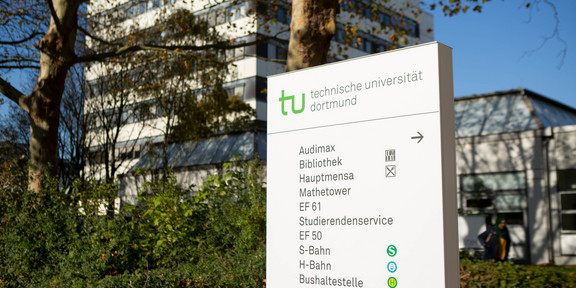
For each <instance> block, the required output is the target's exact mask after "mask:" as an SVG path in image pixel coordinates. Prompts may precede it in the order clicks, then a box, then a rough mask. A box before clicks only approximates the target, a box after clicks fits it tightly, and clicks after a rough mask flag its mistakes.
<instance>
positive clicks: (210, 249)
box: [0, 161, 266, 287]
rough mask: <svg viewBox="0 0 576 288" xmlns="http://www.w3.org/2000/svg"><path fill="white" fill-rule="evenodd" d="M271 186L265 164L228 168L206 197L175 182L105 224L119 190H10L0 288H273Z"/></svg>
mask: <svg viewBox="0 0 576 288" xmlns="http://www.w3.org/2000/svg"><path fill="white" fill-rule="evenodd" d="M264 185H265V184H264V182H263V169H262V167H261V165H260V164H259V163H258V162H256V161H252V162H237V163H234V164H226V165H224V171H223V175H220V176H213V177H211V178H210V179H209V180H208V181H207V182H206V183H205V185H203V186H202V187H200V189H198V191H195V190H193V189H192V188H183V187H180V186H179V185H178V184H177V183H176V181H175V180H174V178H173V177H170V176H169V175H168V176H167V177H165V178H164V179H162V180H159V181H155V182H150V183H146V185H145V189H144V190H143V193H142V196H141V197H140V203H139V204H138V205H135V206H128V207H126V209H124V210H122V211H121V213H120V214H119V215H116V216H115V217H104V216H99V215H98V214H99V213H98V207H99V204H100V203H101V202H102V201H101V200H102V199H110V195H113V194H115V193H116V186H115V185H108V184H103V185H100V184H90V183H80V184H78V185H77V187H76V188H81V189H80V190H79V191H80V192H78V193H76V194H74V195H73V196H68V195H64V194H63V193H61V192H59V191H58V189H57V185H56V183H52V185H51V186H50V187H46V188H45V189H44V192H43V195H35V194H32V193H26V192H23V191H15V190H14V189H6V190H2V191H0V287H144V286H145V287H237V286H246V287H259V286H264V277H265V233H266V229H265V227H266V225H265V223H266V208H265V204H266V199H265V186H264ZM80 203H82V204H81V205H80Z"/></svg>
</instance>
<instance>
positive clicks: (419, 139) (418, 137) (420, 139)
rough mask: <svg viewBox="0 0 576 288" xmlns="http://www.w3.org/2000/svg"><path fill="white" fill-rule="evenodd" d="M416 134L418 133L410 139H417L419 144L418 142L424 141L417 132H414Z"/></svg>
mask: <svg viewBox="0 0 576 288" xmlns="http://www.w3.org/2000/svg"><path fill="white" fill-rule="evenodd" d="M416 133H418V136H412V139H418V143H420V141H422V139H424V136H422V134H420V132H418V131H416Z"/></svg>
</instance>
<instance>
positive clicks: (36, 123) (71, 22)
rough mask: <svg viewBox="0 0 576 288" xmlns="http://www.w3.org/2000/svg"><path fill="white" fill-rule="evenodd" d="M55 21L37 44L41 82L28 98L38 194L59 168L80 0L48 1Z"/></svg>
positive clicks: (32, 185) (33, 179) (32, 178)
mask: <svg viewBox="0 0 576 288" xmlns="http://www.w3.org/2000/svg"><path fill="white" fill-rule="evenodd" d="M48 2H49V5H50V11H51V14H52V18H51V20H50V27H49V28H48V32H47V33H46V35H44V37H42V39H41V40H40V42H39V43H38V45H37V48H38V49H39V50H40V52H41V55H40V74H39V76H38V82H36V86H35V87H34V90H33V92H32V94H30V97H28V106H29V111H28V112H29V115H30V170H29V176H30V182H29V184H28V189H29V190H30V191H32V192H36V193H39V192H41V191H42V186H43V184H44V182H45V180H46V177H47V176H56V175H57V168H58V125H59V118H60V102H61V100H62V94H63V91H64V84H65V81H66V74H67V73H68V70H69V69H70V67H71V66H72V64H73V63H74V59H75V57H76V55H75V53H74V44H75V41H76V29H77V27H78V24H77V23H78V16H77V11H78V7H79V5H80V3H81V2H82V1H79V0H70V1H66V0H55V1H48Z"/></svg>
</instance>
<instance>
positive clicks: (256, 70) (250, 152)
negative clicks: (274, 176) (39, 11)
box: [86, 0, 433, 201]
mask: <svg viewBox="0 0 576 288" xmlns="http://www.w3.org/2000/svg"><path fill="white" fill-rule="evenodd" d="M339 2H340V5H341V12H340V14H339V15H338V20H337V32H336V35H335V37H334V39H333V40H332V44H331V51H330V53H329V56H330V58H329V61H330V62H334V61H339V60H342V59H348V58H354V57H358V56H363V55H367V54H371V53H377V52H383V51H387V50H390V49H393V48H395V47H398V46H406V45H412V44H417V43H424V42H429V41H432V40H433V32H432V26H433V23H432V21H433V19H432V16H431V15H430V14H428V13H425V12H424V13H422V12H420V14H417V11H418V10H419V5H420V3H419V1H418V0H393V1H389V3H387V4H386V6H374V5H372V4H374V3H373V2H372V1H365V0H340V1H339ZM383 2H385V1H383ZM177 9H188V10H189V11H192V12H193V13H194V15H195V16H196V17H198V18H199V19H202V20H205V21H206V22H207V23H208V24H209V26H212V27H216V29H217V30H218V31H220V32H221V34H223V35H225V37H228V38H230V39H234V40H235V43H252V42H254V41H255V40H257V39H259V38H260V37H259V36H275V37H276V38H275V39H273V40H267V41H257V42H256V43H255V44H252V45H247V46H245V47H239V48H236V49H233V50H229V51H228V52H227V53H226V54H227V57H228V59H232V60H233V61H234V62H233V64H234V73H232V74H231V75H232V76H230V77H228V79H227V81H226V83H225V84H224V87H225V88H226V89H227V90H228V91H229V93H230V94H233V95H236V96H238V97H241V98H242V99H243V100H244V101H245V102H246V103H249V104H250V105H251V106H252V107H253V108H254V109H255V111H256V117H255V118H256V119H254V120H255V121H256V122H257V123H259V124H260V125H259V126H258V128H257V129H255V130H252V131H244V132H239V133H233V134H229V135H223V136H221V137H214V138H210V139H205V140H202V141H195V142H189V143H173V144H171V145H170V147H169V149H168V151H167V152H168V153H167V158H168V161H169V163H170V164H169V165H170V166H171V167H173V169H174V171H176V176H177V178H178V179H180V180H181V181H182V182H183V183H185V184H191V183H198V182H202V179H204V178H205V177H206V176H207V175H208V174H209V173H212V172H213V171H214V169H217V167H219V165H220V164H221V163H223V162H226V161H229V160H230V159H231V158H232V157H233V156H234V155H239V156H240V157H241V158H242V159H249V158H252V157H254V156H255V155H258V157H260V158H262V159H266V133H265V123H266V107H267V105H266V103H267V101H268V99H267V96H266V93H265V91H266V82H267V81H266V77H267V76H269V75H273V74H277V73H282V72H284V71H285V63H286V58H287V54H288V53H287V51H288V48H287V47H288V39H289V36H290V33H289V23H290V21H291V18H290V11H291V7H290V3H289V2H284V1H278V2H276V3H274V2H267V1H262V2H260V1H215V2H213V1H206V0H203V1H183V0H167V1H166V0H146V1H138V0H136V1H125V0H117V1H103V0H100V1H90V4H89V6H88V14H89V15H90V19H91V21H95V22H98V23H102V24H104V25H101V26H100V27H110V29H115V31H116V32H115V33H109V31H106V30H105V29H106V28H100V29H101V30H100V34H99V35H101V37H105V35H120V36H117V37H127V36H128V35H127V34H128V32H126V31H136V30H145V29H149V27H152V26H155V25H156V26H157V25H162V21H161V20H160V21H159V19H162V17H165V15H166V13H170V11H175V10H177ZM416 15H417V16H416ZM112 27H113V28H112ZM98 32H99V31H95V33H96V34H98ZM391 35H396V36H397V37H396V38H395V37H391ZM390 39H395V40H394V41H392V40H390ZM88 46H89V47H96V46H98V43H97V41H88ZM138 69H140V68H139V67H138V65H134V69H133V70H134V71H136V72H134V71H133V72H131V75H130V76H128V77H131V78H132V83H131V84H135V85H139V84H140V85H141V84H142V83H140V82H142V81H141V80H140V78H139V77H138V75H139V74H138V73H139V71H138ZM110 71H112V72H110ZM119 74H121V73H120V72H119V71H115V70H114V69H110V64H98V65H93V66H92V67H91V68H90V69H88V70H87V72H86V78H87V82H88V84H89V86H90V87H92V89H91V91H93V93H92V94H93V95H92V97H91V98H90V99H89V100H88V101H96V100H93V99H102V98H106V97H110V93H109V92H110V91H109V90H110V89H106V88H102V87H99V85H98V84H97V83H98V81H100V83H101V82H102V79H107V78H106V77H120V75H119ZM104 82H106V81H104ZM116 90H118V89H116ZM128 94H130V93H128ZM130 97H132V98H130V100H128V101H127V103H129V104H126V106H127V107H126V109H123V111H122V112H121V114H123V115H122V116H118V117H125V118H126V120H127V121H126V123H125V125H124V127H122V129H121V132H120V135H118V138H117V141H116V142H115V144H114V145H115V147H114V149H116V154H117V156H116V158H117V159H123V163H122V164H121V165H119V167H118V169H117V170H116V171H117V172H116V173H115V174H116V175H115V176H123V177H121V179H122V184H123V185H122V190H123V191H122V193H123V196H122V197H123V198H122V199H123V200H124V201H133V200H134V197H135V196H136V191H135V188H134V187H135V185H134V183H133V181H136V179H135V178H133V177H128V176H127V175H128V174H130V172H131V171H133V170H134V169H136V167H140V166H143V167H148V168H160V167H159V162H158V161H155V160H152V159H151V157H150V155H149V154H150V153H147V152H149V151H150V150H149V149H150V148H148V147H150V146H149V143H157V142H161V141H162V140H163V139H164V137H165V135H163V134H162V133H161V132H159V130H162V129H153V128H150V126H154V125H156V126H162V125H163V122H162V112H163V111H160V109H158V108H157V107H154V104H153V103H152V102H150V101H148V100H142V99H139V100H137V99H136V98H137V97H136V96H135V95H132V96H130ZM142 103H144V104H145V105H144V107H146V109H144V110H146V113H140V114H144V115H140V114H138V113H135V114H134V116H124V115H128V111H129V110H132V111H141V110H142V109H141V108H139V107H141V106H142ZM101 107H102V106H101ZM99 109H106V108H99ZM86 110H87V111H88V113H90V109H88V108H87V109H86ZM111 111H114V110H112V109H111ZM111 113H116V114H120V113H119V112H118V111H114V112H111ZM140 120H147V121H148V124H147V127H142V126H141V125H140V123H141V121H140ZM150 123H152V124H150ZM101 128H102V127H101ZM102 130H103V129H97V130H96V131H93V132H92V134H91V139H94V140H93V141H92V143H91V147H92V150H93V155H95V156H96V157H95V158H96V160H98V161H96V162H97V163H96V165H92V166H91V168H90V169H92V170H96V171H98V167H100V168H101V167H102V165H101V163H102V162H103V160H104V156H105V153H110V149H112V148H111V147H109V148H107V149H103V147H104V144H103V142H104V141H105V140H106V139H105V138H106V137H104V134H102V132H103V131H102ZM98 133H100V134H98ZM108 138H110V137H108ZM147 149H148V150H147ZM99 171H100V172H99V173H98V174H99V175H100V177H102V175H104V172H103V171H104V170H102V169H101V170H99Z"/></svg>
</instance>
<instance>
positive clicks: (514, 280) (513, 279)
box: [460, 259, 576, 288]
mask: <svg viewBox="0 0 576 288" xmlns="http://www.w3.org/2000/svg"><path fill="white" fill-rule="evenodd" d="M558 268H559V267H548V266H527V265H517V264H514V263H512V262H498V263H496V262H492V261H490V262H482V261H479V260H471V259H462V260H460V287H482V288H488V287H525V288H529V287H534V288H536V287H538V288H540V287H576V270H572V271H569V270H568V269H558Z"/></svg>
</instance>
